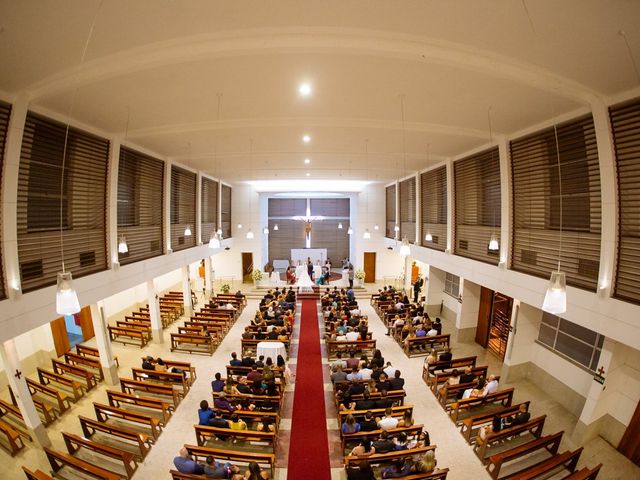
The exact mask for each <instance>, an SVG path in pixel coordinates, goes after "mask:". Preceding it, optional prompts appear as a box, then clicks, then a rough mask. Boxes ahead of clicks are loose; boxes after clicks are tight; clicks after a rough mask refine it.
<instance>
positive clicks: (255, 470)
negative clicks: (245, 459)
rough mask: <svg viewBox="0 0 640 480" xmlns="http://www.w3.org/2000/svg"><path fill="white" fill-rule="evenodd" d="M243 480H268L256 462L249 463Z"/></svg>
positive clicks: (265, 473)
mask: <svg viewBox="0 0 640 480" xmlns="http://www.w3.org/2000/svg"><path fill="white" fill-rule="evenodd" d="M244 478H245V480H269V474H268V473H267V472H266V471H264V470H262V469H260V465H258V464H257V463H256V462H251V463H249V470H247V471H246V472H245V474H244Z"/></svg>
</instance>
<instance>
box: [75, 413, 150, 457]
mask: <svg viewBox="0 0 640 480" xmlns="http://www.w3.org/2000/svg"><path fill="white" fill-rule="evenodd" d="M78 420H80V428H82V433H83V435H84V436H85V437H86V438H94V437H95V439H96V441H98V443H104V444H107V445H114V446H116V447H118V448H119V449H121V450H126V451H128V452H130V453H132V454H133V455H134V457H135V458H136V460H138V461H142V460H144V457H146V456H147V453H149V450H151V441H150V438H149V435H147V434H146V433H141V432H137V431H135V430H131V429H128V428H123V427H118V426H116V425H109V424H108V423H103V422H99V421H97V420H93V419H91V418H87V417H83V416H82V415H78Z"/></svg>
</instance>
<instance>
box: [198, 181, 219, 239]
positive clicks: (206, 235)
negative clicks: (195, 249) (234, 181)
mask: <svg viewBox="0 0 640 480" xmlns="http://www.w3.org/2000/svg"><path fill="white" fill-rule="evenodd" d="M200 193H201V195H200V196H201V200H200V206H201V211H202V215H201V217H202V218H201V219H200V221H201V226H200V228H202V241H203V242H205V243H206V242H208V241H209V239H210V238H211V234H212V233H213V232H215V231H216V230H217V229H218V182H216V181H215V180H211V179H209V178H205V177H202V188H201V192H200Z"/></svg>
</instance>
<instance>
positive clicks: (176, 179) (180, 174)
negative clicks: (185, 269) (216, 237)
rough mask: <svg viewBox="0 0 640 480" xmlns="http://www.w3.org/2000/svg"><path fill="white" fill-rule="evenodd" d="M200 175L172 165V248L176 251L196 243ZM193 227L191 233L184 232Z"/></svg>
mask: <svg viewBox="0 0 640 480" xmlns="http://www.w3.org/2000/svg"><path fill="white" fill-rule="evenodd" d="M197 179H198V176H197V175H196V174H195V173H193V172H189V171H187V170H184V169H182V168H179V167H176V166H175V165H172V166H171V249H172V250H173V251H174V252H177V251H179V250H184V249H185V248H190V247H194V246H195V245H196V181H197ZM187 226H188V227H190V228H191V235H190V236H186V235H185V234H184V232H185V229H186V228H187Z"/></svg>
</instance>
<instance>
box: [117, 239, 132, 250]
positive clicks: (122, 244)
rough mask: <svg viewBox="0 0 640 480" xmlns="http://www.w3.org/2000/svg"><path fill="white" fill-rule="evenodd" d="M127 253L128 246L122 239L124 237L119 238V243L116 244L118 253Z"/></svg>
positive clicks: (125, 240)
mask: <svg viewBox="0 0 640 480" xmlns="http://www.w3.org/2000/svg"><path fill="white" fill-rule="evenodd" d="M128 251H129V245H127V239H126V238H124V235H122V236H121V237H120V241H119V242H118V253H127V252H128Z"/></svg>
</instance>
